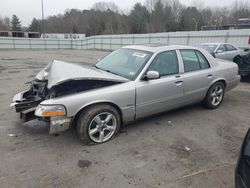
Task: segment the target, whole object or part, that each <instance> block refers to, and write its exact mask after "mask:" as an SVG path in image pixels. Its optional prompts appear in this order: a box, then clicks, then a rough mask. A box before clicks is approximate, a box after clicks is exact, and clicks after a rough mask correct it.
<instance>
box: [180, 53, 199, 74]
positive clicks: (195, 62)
mask: <svg viewBox="0 0 250 188" xmlns="http://www.w3.org/2000/svg"><path fill="white" fill-rule="evenodd" d="M180 52H181V56H182V60H183V64H184V70H185V72H191V71H196V70H200V69H201V67H200V63H199V59H198V57H197V55H196V53H195V51H194V50H180Z"/></svg>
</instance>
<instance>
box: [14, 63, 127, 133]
mask: <svg viewBox="0 0 250 188" xmlns="http://www.w3.org/2000/svg"><path fill="white" fill-rule="evenodd" d="M124 81H125V80H122V79H121V78H118V77H114V76H113V77H112V76H111V75H109V74H105V73H103V72H101V71H100V70H96V69H94V68H93V67H84V66H80V65H75V64H71V63H66V62H60V61H53V62H52V63H50V64H49V65H47V66H46V67H45V68H44V69H43V70H42V71H40V72H39V73H38V74H37V76H36V77H35V79H34V80H32V81H31V82H28V83H27V84H29V89H27V90H25V91H22V92H20V93H18V94H16V95H15V96H14V98H13V101H12V103H11V105H10V106H11V107H12V108H15V111H16V112H17V113H20V117H21V119H22V120H23V122H27V121H30V120H33V119H37V118H38V119H39V120H42V121H45V122H46V123H47V125H48V126H49V132H50V134H58V133H60V132H63V131H65V130H67V129H69V128H70V126H71V124H72V120H73V117H68V116H67V109H66V107H65V106H64V105H63V104H55V105H45V104H46V102H45V101H46V100H47V99H53V98H57V97H63V96H66V95H72V94H74V93H79V92H84V91H88V90H93V89H99V88H102V87H107V86H111V85H115V84H118V83H121V82H124ZM43 101H44V102H43ZM41 102H43V103H42V104H41Z"/></svg>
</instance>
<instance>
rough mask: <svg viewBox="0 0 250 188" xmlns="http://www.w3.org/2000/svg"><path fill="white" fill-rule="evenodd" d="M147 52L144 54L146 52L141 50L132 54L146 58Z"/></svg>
mask: <svg viewBox="0 0 250 188" xmlns="http://www.w3.org/2000/svg"><path fill="white" fill-rule="evenodd" d="M146 55H147V54H144V53H141V52H134V53H133V54H132V56H135V57H140V58H144V57H146Z"/></svg>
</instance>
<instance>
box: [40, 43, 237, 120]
mask: <svg viewBox="0 0 250 188" xmlns="http://www.w3.org/2000/svg"><path fill="white" fill-rule="evenodd" d="M124 48H133V49H140V50H146V51H151V52H153V53H154V54H153V55H152V57H151V58H150V59H149V61H148V62H147V63H146V65H145V66H144V68H143V69H142V70H141V72H140V74H139V75H138V77H137V78H136V79H135V80H134V81H129V80H127V79H125V78H124V79H123V78H121V77H119V76H116V75H108V76H106V75H105V76H104V75H103V74H109V73H106V72H105V73H100V72H99V71H96V70H94V72H95V73H97V74H96V75H94V72H93V74H92V76H94V79H100V80H102V79H113V80H120V81H124V82H123V83H121V84H116V85H112V86H108V87H103V88H99V89H94V90H89V91H84V92H80V93H74V94H71V95H66V96H62V97H58V98H53V99H48V100H44V101H43V102H42V103H41V104H42V105H54V104H61V105H64V106H65V107H66V109H67V117H74V116H75V115H76V114H77V113H78V112H80V111H81V110H82V109H84V108H85V107H87V106H89V105H92V104H97V103H112V104H114V105H116V106H118V107H119V108H120V110H121V112H122V120H123V122H124V123H127V122H130V121H133V120H135V118H141V117H145V116H148V115H151V114H155V113H158V112H162V111H166V110H169V109H173V108H177V107H181V106H184V105H187V104H190V103H194V102H198V101H201V100H202V99H203V98H204V97H205V95H206V93H207V91H208V88H209V87H210V86H211V85H212V84H213V83H215V82H216V81H218V80H224V81H225V82H226V85H227V90H229V89H232V88H234V87H235V86H236V85H237V84H238V83H239V80H240V76H239V75H238V66H237V65H236V64H235V63H228V62H223V61H221V60H218V59H215V58H213V57H212V55H211V54H209V53H208V52H207V51H205V50H203V49H200V48H195V47H189V46H178V45H174V46H161V47H147V46H127V47H124ZM181 49H194V50H199V51H200V52H201V53H202V54H203V55H204V56H205V57H206V58H207V60H208V62H209V64H210V68H208V69H204V70H198V71H193V72H189V73H185V72H184V66H183V62H182V58H181V54H180V52H179V50H181ZM169 50H176V52H177V58H178V63H179V74H176V75H170V76H165V77H161V78H159V79H155V80H149V81H145V80H142V78H143V75H144V74H145V73H146V72H147V69H148V66H149V65H150V64H151V62H152V61H153V59H154V58H155V57H156V56H157V55H158V54H159V53H161V52H164V51H169ZM78 71H79V72H81V69H78ZM83 72H84V73H83V75H82V77H81V78H82V79H93V77H91V76H90V74H87V72H86V69H85V68H83ZM85 73H86V74H85ZM58 74H59V72H58ZM79 74H80V73H79ZM209 75H212V76H210V77H209ZM71 76H72V75H71ZM60 78H61V79H62V78H64V77H63V75H60ZM79 78H80V77H79V76H78V77H77V79H79ZM70 79H74V77H72V78H70ZM59 80H60V79H59ZM63 81H65V80H60V81H58V80H57V81H55V82H54V84H58V83H60V82H63ZM178 81H182V82H180V83H179V82H178ZM51 87H52V85H51Z"/></svg>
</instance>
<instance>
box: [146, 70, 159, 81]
mask: <svg viewBox="0 0 250 188" xmlns="http://www.w3.org/2000/svg"><path fill="white" fill-rule="evenodd" d="M158 78H160V74H159V72H157V71H148V72H147V79H148V80H154V79H158Z"/></svg>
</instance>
